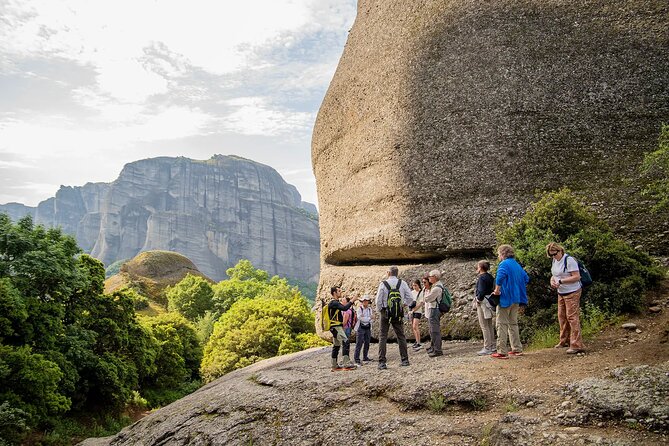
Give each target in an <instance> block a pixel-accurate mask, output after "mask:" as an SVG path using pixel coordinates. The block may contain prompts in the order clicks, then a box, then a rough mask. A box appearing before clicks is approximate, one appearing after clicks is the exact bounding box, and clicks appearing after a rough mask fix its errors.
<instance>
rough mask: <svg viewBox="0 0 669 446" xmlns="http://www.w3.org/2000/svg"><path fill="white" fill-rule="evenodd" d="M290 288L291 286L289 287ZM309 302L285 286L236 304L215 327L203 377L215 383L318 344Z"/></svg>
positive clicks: (207, 350) (202, 371) (206, 355)
mask: <svg viewBox="0 0 669 446" xmlns="http://www.w3.org/2000/svg"><path fill="white" fill-rule="evenodd" d="M286 286H287V285H286ZM313 332H314V317H313V315H312V314H311V311H310V309H309V305H308V304H307V301H306V300H305V299H304V298H303V297H302V296H301V294H300V293H299V291H297V290H296V289H294V288H290V287H288V288H284V287H283V284H281V285H280V286H279V287H277V288H275V289H273V288H270V289H268V290H267V291H266V292H265V293H264V295H262V296H259V297H256V298H255V299H242V300H240V301H238V302H236V303H235V304H234V305H233V306H232V307H231V308H230V309H229V310H228V311H227V312H226V313H225V314H224V315H223V316H222V317H221V318H220V319H219V320H218V322H216V324H215V325H214V332H213V334H212V335H211V337H210V338H209V342H208V344H207V345H206V347H205V353H204V359H203V360H202V367H201V373H202V377H203V378H204V379H205V380H207V381H211V380H212V379H215V378H217V377H219V376H221V375H224V374H225V373H228V372H230V371H232V370H235V369H238V368H242V367H245V366H247V365H250V364H253V363H254V362H256V361H259V360H261V359H266V358H271V357H273V356H276V355H281V354H286V353H292V352H296V351H300V350H304V349H305V348H307V347H310V346H312V345H313V344H314V343H316V341H315V340H314V339H313V338H312V337H310V336H305V334H308V333H313Z"/></svg>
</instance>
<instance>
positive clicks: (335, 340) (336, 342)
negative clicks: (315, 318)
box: [330, 325, 351, 359]
mask: <svg viewBox="0 0 669 446" xmlns="http://www.w3.org/2000/svg"><path fill="white" fill-rule="evenodd" d="M330 333H332V357H333V358H335V359H337V357H338V356H339V347H341V346H342V345H343V346H344V351H343V352H342V354H343V355H344V356H348V355H349V351H350V349H351V343H350V342H349V341H348V336H346V333H345V332H344V328H343V327H342V326H341V325H337V326H336V327H332V328H330Z"/></svg>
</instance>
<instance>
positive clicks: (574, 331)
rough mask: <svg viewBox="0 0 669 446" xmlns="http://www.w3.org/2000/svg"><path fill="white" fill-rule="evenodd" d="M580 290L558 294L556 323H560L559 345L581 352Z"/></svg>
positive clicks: (582, 347)
mask: <svg viewBox="0 0 669 446" xmlns="http://www.w3.org/2000/svg"><path fill="white" fill-rule="evenodd" d="M581 292H582V288H579V289H578V291H574V292H573V293H569V294H564V295H559V294H558V322H559V323H560V344H562V345H568V346H569V347H571V348H573V349H574V350H583V349H584V348H585V347H584V346H583V339H582V338H581V320H580V318H579V311H580V309H581Z"/></svg>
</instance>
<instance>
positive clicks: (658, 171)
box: [640, 124, 669, 212]
mask: <svg viewBox="0 0 669 446" xmlns="http://www.w3.org/2000/svg"><path fill="white" fill-rule="evenodd" d="M640 171H641V172H640V173H641V180H642V181H643V182H644V183H645V187H644V189H643V195H645V196H647V197H650V198H651V199H652V200H654V201H655V206H654V207H653V210H654V211H655V212H667V211H669V125H667V124H663V125H662V129H661V130H660V137H659V140H658V149H657V150H655V151H654V152H651V153H649V154H647V155H646V156H645V158H644V160H643V164H642V165H641V169H640Z"/></svg>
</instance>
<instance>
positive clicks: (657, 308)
mask: <svg viewBox="0 0 669 446" xmlns="http://www.w3.org/2000/svg"><path fill="white" fill-rule="evenodd" d="M648 311H650V312H651V313H659V312H660V311H662V308H660V307H650V308H649V309H648Z"/></svg>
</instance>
